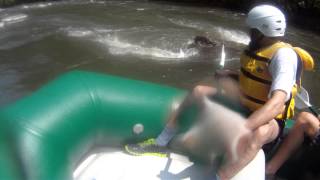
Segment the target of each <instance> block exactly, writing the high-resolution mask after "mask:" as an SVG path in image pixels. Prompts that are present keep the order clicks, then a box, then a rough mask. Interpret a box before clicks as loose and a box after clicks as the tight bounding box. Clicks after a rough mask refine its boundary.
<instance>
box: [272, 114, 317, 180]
mask: <svg viewBox="0 0 320 180" xmlns="http://www.w3.org/2000/svg"><path fill="white" fill-rule="evenodd" d="M319 125H320V123H319V120H318V119H317V118H316V117H315V116H313V115H312V114H311V113H307V112H302V113H300V114H299V116H298V118H297V121H296V123H295V125H294V126H293V127H292V129H291V130H290V132H289V134H288V136H287V137H286V138H285V140H284V141H283V143H282V144H281V146H280V148H279V150H278V151H277V153H276V154H275V155H274V156H273V157H272V159H271V160H270V161H269V162H268V163H267V166H266V174H275V173H276V172H277V171H278V169H279V168H280V167H281V165H282V164H283V163H284V162H285V161H286V160H287V159H288V158H289V157H290V156H291V154H292V153H293V152H294V151H295V150H296V149H297V148H298V147H299V146H300V145H301V144H302V143H303V140H304V135H305V134H306V135H307V136H309V137H311V138H313V137H315V135H316V134H317V132H318V131H319Z"/></svg>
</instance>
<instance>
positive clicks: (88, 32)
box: [67, 30, 93, 37]
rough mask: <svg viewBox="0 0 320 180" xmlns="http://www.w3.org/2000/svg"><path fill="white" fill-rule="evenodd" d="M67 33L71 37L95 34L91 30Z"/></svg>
mask: <svg viewBox="0 0 320 180" xmlns="http://www.w3.org/2000/svg"><path fill="white" fill-rule="evenodd" d="M67 33H68V36H71V37H85V36H89V35H92V34H93V32H92V31H90V30H71V31H68V32H67Z"/></svg>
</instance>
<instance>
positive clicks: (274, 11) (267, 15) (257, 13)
mask: <svg viewBox="0 0 320 180" xmlns="http://www.w3.org/2000/svg"><path fill="white" fill-rule="evenodd" d="M246 23H247V25H248V26H249V27H250V28H256V29H258V30H259V31H260V32H261V33H262V34H264V35H265V36H267V37H279V36H284V32H285V30H286V18H285V17H284V14H283V13H282V12H281V11H280V10H279V9H278V8H276V7H274V6H270V5H259V6H256V7H254V8H253V9H251V10H250V11H249V13H248V17H247V20H246Z"/></svg>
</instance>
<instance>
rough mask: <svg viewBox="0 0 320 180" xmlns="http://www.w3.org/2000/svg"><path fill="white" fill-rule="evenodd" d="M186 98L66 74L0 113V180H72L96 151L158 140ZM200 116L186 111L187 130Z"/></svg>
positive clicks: (156, 88)
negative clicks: (174, 105) (137, 128)
mask: <svg viewBox="0 0 320 180" xmlns="http://www.w3.org/2000/svg"><path fill="white" fill-rule="evenodd" d="M185 95H186V91H184V90H180V89H176V88H172V87H167V86H162V85H157V84H152V83H147V82H142V81H136V80H129V79H124V78H120V77H115V76H109V75H104V74H98V73H93V72H84V71H72V72H69V73H66V74H64V75H62V76H60V77H59V78H57V79H55V80H54V81H52V82H50V83H48V84H47V85H45V86H43V87H42V88H41V89H39V90H38V91H36V92H34V93H32V94H31V95H30V96H28V97H25V98H23V99H21V100H19V101H17V102H15V103H13V104H11V105H8V106H6V107H3V108H2V109H1V111H0V123H1V127H2V128H3V129H5V130H6V131H4V132H1V136H0V145H1V146H0V157H1V162H0V179H7V180H10V179H13V180H15V179H24V180H43V179H46V180H70V179H73V176H72V174H73V171H74V170H75V169H76V167H77V166H78V165H79V163H80V162H81V161H82V160H83V158H84V157H86V156H87V155H88V153H89V152H91V150H92V149H93V148H94V147H99V146H103V147H121V146H122V145H123V144H125V143H127V142H129V141H131V142H132V141H138V140H141V139H143V138H146V137H154V136H156V135H157V134H159V133H160V132H161V130H162V128H163V126H164V124H165V121H166V119H167V115H168V114H169V111H170V107H171V104H172V103H173V102H174V101H175V100H176V98H177V97H178V98H181V97H183V96H185ZM196 114H197V109H196V108H194V107H191V108H189V109H187V110H185V111H184V112H183V115H182V116H181V117H180V118H182V119H181V122H186V124H185V125H183V127H185V128H187V127H188V126H189V122H191V121H192V120H193V119H194V118H195V116H196ZM137 124H141V125H143V127H144V131H143V132H142V133H141V134H139V135H135V134H134V133H133V132H132V129H133V127H135V125H137ZM2 134H4V135H3V136H2ZM2 158H3V159H4V160H3V159H2ZM259 164H260V165H261V164H264V161H263V162H262V161H261V160H259ZM255 167H258V166H255ZM259 167H260V166H259ZM260 169H261V168H260ZM110 171H112V170H110ZM250 172H252V171H250Z"/></svg>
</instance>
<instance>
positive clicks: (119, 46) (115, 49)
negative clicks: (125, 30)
mask: <svg viewBox="0 0 320 180" xmlns="http://www.w3.org/2000/svg"><path fill="white" fill-rule="evenodd" d="M98 41H99V42H100V43H102V44H105V45H107V47H108V49H109V52H110V53H111V54H113V55H126V54H133V55H138V56H143V57H152V58H155V59H186V58H188V57H191V56H194V55H195V54H196V52H195V51H193V50H188V49H182V48H180V49H179V51H178V52H175V51H172V50H167V49H161V48H159V47H144V46H142V45H139V44H132V43H130V42H128V41H125V40H120V39H119V38H118V37H105V38H101V39H99V40H98ZM141 44H145V42H142V43H141Z"/></svg>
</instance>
